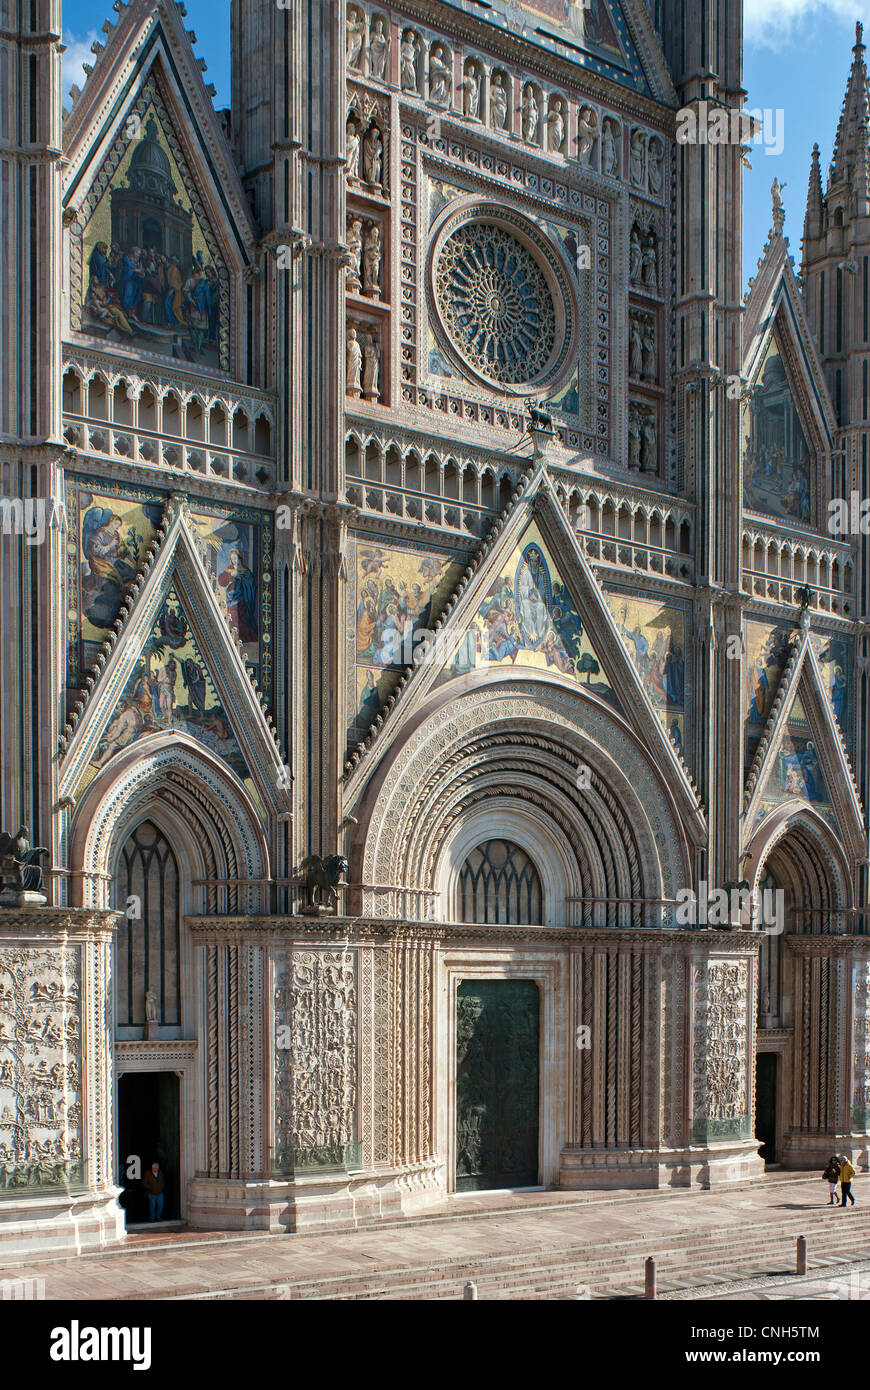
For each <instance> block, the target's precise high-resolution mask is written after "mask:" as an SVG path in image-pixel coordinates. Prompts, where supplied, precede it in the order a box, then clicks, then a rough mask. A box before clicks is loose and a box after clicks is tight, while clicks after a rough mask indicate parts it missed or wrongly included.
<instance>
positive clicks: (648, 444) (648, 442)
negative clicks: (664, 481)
mask: <svg viewBox="0 0 870 1390" xmlns="http://www.w3.org/2000/svg"><path fill="white" fill-rule="evenodd" d="M641 459H642V463H641V467H642V470H643V472H644V473H655V471H656V469H657V468H658V462H659V460H658V440H657V437H656V427H655V421H654V420H653V417H652V415H648V416H647V417H646V419H645V420H644V422H643V449H642V452H641Z"/></svg>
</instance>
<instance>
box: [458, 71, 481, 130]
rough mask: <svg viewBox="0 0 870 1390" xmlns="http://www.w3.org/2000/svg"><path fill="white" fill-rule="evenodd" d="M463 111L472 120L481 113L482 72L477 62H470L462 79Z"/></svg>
mask: <svg viewBox="0 0 870 1390" xmlns="http://www.w3.org/2000/svg"><path fill="white" fill-rule="evenodd" d="M462 111H463V114H464V115H466V116H469V117H470V118H471V119H472V120H476V119H477V117H478V116H479V115H480V72H479V71H478V68H477V64H476V63H469V64H468V65H467V66H466V69H465V76H464V77H463V79H462Z"/></svg>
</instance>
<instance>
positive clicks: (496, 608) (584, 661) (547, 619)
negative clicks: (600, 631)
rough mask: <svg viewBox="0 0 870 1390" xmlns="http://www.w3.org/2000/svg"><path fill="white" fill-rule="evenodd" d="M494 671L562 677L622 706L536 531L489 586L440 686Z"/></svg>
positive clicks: (530, 529) (446, 669) (533, 529)
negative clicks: (530, 670) (525, 669)
mask: <svg viewBox="0 0 870 1390" xmlns="http://www.w3.org/2000/svg"><path fill="white" fill-rule="evenodd" d="M492 665H496V666H498V665H510V666H529V667H535V668H537V669H538V670H553V671H557V672H558V673H559V674H560V675H563V676H569V677H571V678H572V679H574V680H577V681H582V683H583V686H584V688H585V689H587V690H588V691H589V692H590V693H591V694H594V695H598V696H599V697H600V698H602V699H604V700H607V701H608V702H609V703H611V704H614V705H615V704H616V703H617V702H616V696H615V694H614V692H613V690H612V689H611V686H610V682H609V681H608V679H607V676H606V675H605V673H604V671H603V668H602V666H601V664H600V662H599V661H598V658H597V656H596V655H595V651H594V649H593V647H592V645H591V643H590V641H589V638H588V636H587V634H586V631H585V628H584V624H583V621H582V619H581V617H580V614H579V612H578V610H577V606H576V603H575V601H574V598H573V595H572V594H571V592H570V590H569V589H568V587H567V585H566V584H564V583H563V581H562V579H561V577H560V576H559V574H558V572H557V571H556V570H555V568H554V566H553V563H552V560H551V559H550V557H549V554H548V552H547V549H546V546H545V545H544V542H543V540H542V538H541V535H540V532H539V531H538V529H537V527H535V526H531V527H529V529H528V530H527V531H526V533H525V536H524V537H523V540H522V543H521V544H520V545H519V546H518V547H517V549H516V550H515V551H514V554H513V555H512V556H511V558H510V560H509V562H508V563H507V564H506V565H505V567H504V572H503V573H502V574H501V575H500V576H499V577H498V579H496V580H495V581H494V583H493V584H492V585H491V586H490V588H489V590H488V592H487V593H486V595H485V596H484V599H483V602H482V603H481V605H480V607H479V608H478V611H477V613H476V614H475V616H474V618H473V620H472V622H471V623H470V624H469V627H468V630H467V632H466V633H465V635H464V637H463V639H462V641H461V643H460V645H459V647H458V649H457V650H456V652H455V653H454V654H453V656H452V658H451V660H450V661H449V662H448V664H447V666H446V668H445V670H444V671H443V672H442V674H441V676H440V677H439V682H438V683H439V684H440V683H441V682H442V681H444V680H447V679H449V678H450V676H462V675H466V674H468V672H470V671H473V670H476V669H479V668H482V667H486V666H492Z"/></svg>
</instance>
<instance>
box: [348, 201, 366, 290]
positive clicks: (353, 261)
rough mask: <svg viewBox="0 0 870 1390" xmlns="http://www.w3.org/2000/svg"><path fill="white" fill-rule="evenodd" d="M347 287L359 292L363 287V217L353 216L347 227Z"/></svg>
mask: <svg viewBox="0 0 870 1390" xmlns="http://www.w3.org/2000/svg"><path fill="white" fill-rule="evenodd" d="M346 239H347V250H348V267H347V288H348V289H349V290H352V291H353V292H354V293H356V294H358V293H359V291H360V289H361V288H362V250H363V239H362V218H361V217H351V218H350V219H349V221H348V227H347V236H346Z"/></svg>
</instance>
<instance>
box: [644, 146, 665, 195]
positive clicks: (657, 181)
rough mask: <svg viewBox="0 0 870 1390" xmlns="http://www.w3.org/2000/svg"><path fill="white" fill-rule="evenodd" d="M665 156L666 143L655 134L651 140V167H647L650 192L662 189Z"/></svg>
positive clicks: (659, 191) (657, 191)
mask: <svg viewBox="0 0 870 1390" xmlns="http://www.w3.org/2000/svg"><path fill="white" fill-rule="evenodd" d="M664 158H665V148H664V145H663V144H662V142H661V140H659V138H658V136H657V135H654V136H653V137H652V139H651V140H650V142H649V167H648V169H647V178H648V180H649V191H650V193H656V194H658V193H661V191H662V183H663V167H664Z"/></svg>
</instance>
